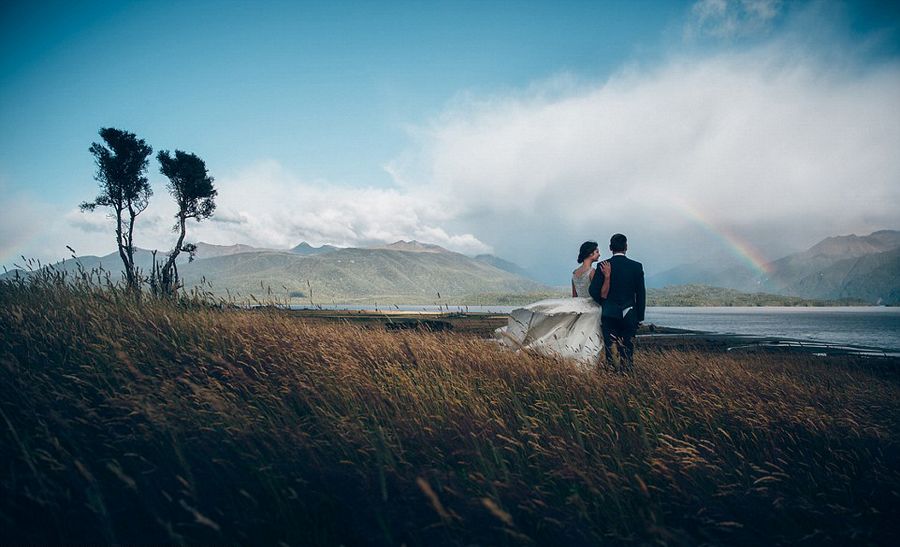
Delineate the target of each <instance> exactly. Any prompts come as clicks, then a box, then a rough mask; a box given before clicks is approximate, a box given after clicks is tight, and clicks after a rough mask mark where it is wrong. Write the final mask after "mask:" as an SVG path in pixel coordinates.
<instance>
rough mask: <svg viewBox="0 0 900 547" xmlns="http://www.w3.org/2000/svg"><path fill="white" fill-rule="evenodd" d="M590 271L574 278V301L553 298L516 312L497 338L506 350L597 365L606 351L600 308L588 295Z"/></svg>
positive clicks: (499, 331)
mask: <svg viewBox="0 0 900 547" xmlns="http://www.w3.org/2000/svg"><path fill="white" fill-rule="evenodd" d="M590 282H591V280H590V271H588V272H585V274H584V275H583V276H578V275H576V274H572V283H573V285H574V286H575V294H577V295H578V296H577V297H575V298H551V299H548V300H540V301H538V302H534V303H532V304H528V305H527V306H524V307H522V308H517V309H515V310H513V311H512V312H511V313H510V314H509V322H508V324H507V325H506V326H505V327H500V328H499V329H497V330H496V331H495V337H496V338H497V339H498V340H499V341H500V343H502V344H503V345H505V346H509V347H512V348H516V349H530V350H534V351H538V352H541V353H546V354H550V355H560V356H562V357H572V358H575V359H578V360H579V361H583V362H585V363H596V362H597V359H598V358H599V357H600V352H601V350H602V349H603V337H602V336H601V335H600V306H599V305H598V304H597V303H596V302H594V299H593V298H591V297H590V295H589V294H588V287H589V286H590Z"/></svg>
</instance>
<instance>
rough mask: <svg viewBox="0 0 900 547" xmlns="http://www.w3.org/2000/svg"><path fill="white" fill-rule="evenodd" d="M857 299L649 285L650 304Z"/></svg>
mask: <svg viewBox="0 0 900 547" xmlns="http://www.w3.org/2000/svg"><path fill="white" fill-rule="evenodd" d="M864 303H865V302H862V301H860V300H856V299H844V300H839V299H830V300H823V299H806V298H800V297H798V296H785V295H781V294H766V293H745V292H741V291H736V290H734V289H723V288H722V287H709V286H706V285H677V286H670V287H665V288H661V289H647V305H648V306H842V305H854V304H856V305H859V304H864Z"/></svg>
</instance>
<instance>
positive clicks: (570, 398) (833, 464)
mask: <svg viewBox="0 0 900 547" xmlns="http://www.w3.org/2000/svg"><path fill="white" fill-rule="evenodd" d="M0 332H2V335H0V393H2V397H0V455H2V459H0V461H2V462H3V464H4V465H3V468H2V470H0V530H2V531H0V540H2V541H3V542H4V543H6V542H106V543H130V542H175V543H221V542H244V543H247V542H253V543H278V542H285V543H288V544H307V545H309V544H312V545H336V544H348V545H349V544H386V545H387V544H390V545H394V544H401V543H405V544H407V545H433V544H446V545H464V544H472V543H480V544H497V545H503V544H506V545H511V544H525V545H527V544H560V545H563V544H564V545H578V544H584V545H591V544H597V543H625V542H641V543H650V542H653V543H672V544H697V543H729V544H734V543H739V544H761V543H767V544H788V543H791V544H793V543H798V542H807V543H811V544H821V543H841V544H843V543H852V542H861V543H887V542H888V541H889V540H890V538H892V537H896V532H897V524H896V523H897V522H898V518H900V511H898V507H900V504H898V502H900V499H898V498H900V496H898V492H900V468H898V462H900V449H898V430H900V425H898V417H900V411H898V401H900V386H898V379H900V377H898V374H897V372H896V371H894V370H890V369H885V368H883V367H879V366H878V365H877V364H871V365H866V364H865V363H863V364H860V363H861V362H860V361H857V360H850V359H847V360H837V361H833V362H829V363H824V362H822V361H821V360H816V359H815V358H810V357H800V356H763V355H755V356H749V355H705V354H702V353H695V352H666V353H649V352H639V353H638V356H637V370H636V372H635V374H634V375H633V376H630V377H625V378H623V377H619V376H615V375H612V374H607V373H605V372H584V371H582V370H580V369H579V368H577V367H576V366H574V365H573V364H572V363H569V362H566V361H561V360H556V359H552V358H547V357H542V356H536V355H529V354H515V353H511V352H509V351H506V350H504V349H502V348H497V347H495V346H493V345H492V344H490V343H489V342H487V341H483V340H479V339H476V338H470V337H464V336H460V335H454V334H444V333H433V334H428V333H416V332H390V333H389V332H381V331H379V330H374V329H363V328H357V327H353V326H349V325H340V324H336V325H321V324H311V323H305V322H303V321H302V320H297V319H296V318H292V317H290V316H288V315H286V314H281V313H278V312H277V311H246V310H244V311H241V310H224V309H217V308H215V307H209V306H202V305H200V304H198V303H197V302H193V303H188V304H185V303H179V302H166V301H156V300H147V299H145V300H143V301H141V302H140V303H138V302H136V301H135V300H134V299H133V298H129V297H128V295H125V294H122V293H121V292H119V291H118V290H117V289H116V288H115V287H107V288H105V289H99V288H96V287H92V286H87V285H77V284H76V285H74V286H73V285H71V284H65V283H54V282H53V281H52V280H50V279H46V278H45V279H44V280H43V281H32V282H28V283H12V282H0Z"/></svg>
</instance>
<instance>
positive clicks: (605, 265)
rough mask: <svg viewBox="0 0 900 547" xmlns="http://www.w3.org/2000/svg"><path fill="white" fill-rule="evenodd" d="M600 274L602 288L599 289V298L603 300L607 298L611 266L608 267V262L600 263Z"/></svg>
mask: <svg viewBox="0 0 900 547" xmlns="http://www.w3.org/2000/svg"><path fill="white" fill-rule="evenodd" d="M600 272H601V273H603V286H602V287H601V288H600V297H601V298H603V299H605V298H606V297H607V296H609V277H610V274H611V273H612V266H610V265H609V261H603V262H601V263H600Z"/></svg>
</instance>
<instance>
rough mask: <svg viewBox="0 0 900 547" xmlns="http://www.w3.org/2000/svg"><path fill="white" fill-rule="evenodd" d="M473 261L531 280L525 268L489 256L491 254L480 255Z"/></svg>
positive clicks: (497, 257)
mask: <svg viewBox="0 0 900 547" xmlns="http://www.w3.org/2000/svg"><path fill="white" fill-rule="evenodd" d="M475 260H477V261H479V262H484V263H485V264H490V265H491V266H493V267H495V268H500V269H501V270H503V271H505V272H509V273H513V274H516V275H521V276H522V277H527V278H529V279H531V278H532V276H531V274H530V273H529V272H528V270H526V269H525V268H523V267H521V266H519V265H518V264H516V263H514V262H510V261H509V260H504V259H502V258H500V257H499V256H495V255H491V254H480V255H478V256H476V257H475Z"/></svg>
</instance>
